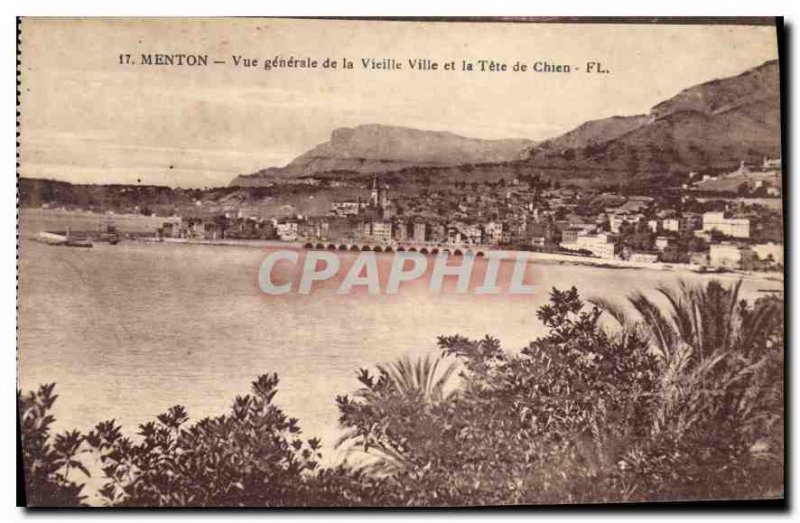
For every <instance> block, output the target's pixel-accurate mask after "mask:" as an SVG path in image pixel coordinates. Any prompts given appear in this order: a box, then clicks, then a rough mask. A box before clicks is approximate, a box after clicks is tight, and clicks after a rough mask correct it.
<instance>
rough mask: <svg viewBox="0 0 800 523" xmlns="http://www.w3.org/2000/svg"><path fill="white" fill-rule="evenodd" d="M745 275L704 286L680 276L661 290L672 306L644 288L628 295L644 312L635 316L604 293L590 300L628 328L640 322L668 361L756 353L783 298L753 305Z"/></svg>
mask: <svg viewBox="0 0 800 523" xmlns="http://www.w3.org/2000/svg"><path fill="white" fill-rule="evenodd" d="M741 286H742V280H739V281H738V282H736V283H735V284H734V285H732V286H731V287H725V286H723V285H722V284H721V283H720V282H719V281H717V280H712V281H710V282H708V284H706V285H705V286H691V285H689V284H687V283H686V282H685V281H683V280H681V281H680V282H679V283H678V288H677V289H672V288H668V287H664V286H659V287H657V288H656V290H657V291H658V292H659V293H660V294H661V295H662V296H663V297H664V298H666V300H667V302H668V304H669V306H668V307H666V308H665V307H662V306H660V305H659V304H657V303H656V302H654V301H653V300H651V299H650V298H648V297H647V296H645V295H644V294H643V293H641V292H638V291H637V292H634V293H633V294H631V295H630V296H629V297H628V301H629V303H630V305H632V307H633V309H634V310H635V311H636V312H637V313H638V315H639V317H640V318H641V321H640V322H635V321H633V319H632V317H631V316H629V315H628V314H627V313H626V312H625V311H624V310H623V309H622V308H621V307H618V306H617V305H616V304H613V303H611V302H609V301H607V300H605V299H602V298H595V299H592V300H590V301H591V302H592V303H593V304H595V305H596V306H598V307H599V308H600V309H602V310H604V311H605V312H607V313H609V314H610V315H611V316H612V317H613V318H614V319H615V320H617V322H619V324H620V325H622V327H624V328H626V329H630V328H640V332H643V333H644V334H645V335H646V336H647V337H648V338H649V339H650V341H651V343H652V346H653V350H654V352H655V354H656V355H657V356H658V357H659V358H660V359H662V360H663V361H664V362H667V361H670V360H673V359H675V358H678V357H681V354H683V353H685V352H686V351H687V350H688V351H690V352H691V354H692V359H693V360H694V362H695V364H700V363H701V362H703V361H706V360H708V359H709V358H713V357H715V356H717V355H719V353H721V352H723V353H727V352H735V353H738V354H742V355H744V356H747V357H750V356H753V354H752V353H753V351H754V350H757V349H758V347H760V346H762V344H761V342H763V341H764V339H763V338H764V336H765V335H766V334H767V333H769V332H770V330H771V327H774V323H775V321H777V320H778V319H779V318H780V316H781V315H780V311H779V309H780V303H779V301H778V300H774V299H773V300H765V301H760V302H759V303H757V304H756V306H755V307H753V308H752V309H751V308H749V307H748V304H747V302H746V301H744V300H740V290H741Z"/></svg>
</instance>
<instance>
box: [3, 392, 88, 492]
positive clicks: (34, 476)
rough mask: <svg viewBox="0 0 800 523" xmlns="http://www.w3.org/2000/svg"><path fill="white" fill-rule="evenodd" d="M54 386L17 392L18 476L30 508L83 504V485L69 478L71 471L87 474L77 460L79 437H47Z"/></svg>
mask: <svg viewBox="0 0 800 523" xmlns="http://www.w3.org/2000/svg"><path fill="white" fill-rule="evenodd" d="M54 389H55V383H51V384H49V385H42V386H41V387H39V390H37V391H33V392H29V393H27V394H24V395H23V394H22V393H21V392H18V393H17V405H18V408H19V418H20V419H19V423H20V435H21V440H22V441H21V443H22V473H23V475H24V478H25V495H26V498H27V503H28V506H30V507H76V506H80V505H82V504H83V500H84V499H85V496H83V495H82V494H81V491H82V490H83V485H78V484H77V483H75V482H74V481H73V480H72V479H70V472H71V471H75V470H78V471H82V472H83V473H85V474H87V475H88V474H89V472H88V471H87V470H86V468H85V467H84V466H83V464H82V463H81V462H80V461H79V460H78V459H77V457H78V454H79V448H80V446H81V443H82V440H83V438H82V437H81V435H80V433H78V432H77V431H72V432H66V433H64V434H59V435H57V436H56V437H55V438H51V437H50V425H52V423H53V422H54V421H55V418H54V417H53V416H52V415H51V414H50V410H51V409H52V408H53V404H54V403H55V401H56V399H57V398H58V396H57V395H55V394H53V390H54Z"/></svg>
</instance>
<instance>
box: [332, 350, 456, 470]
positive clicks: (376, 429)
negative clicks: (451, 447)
mask: <svg viewBox="0 0 800 523" xmlns="http://www.w3.org/2000/svg"><path fill="white" fill-rule="evenodd" d="M447 360H448V358H447V357H446V356H439V357H438V358H436V359H432V358H431V357H430V356H425V357H423V358H419V359H417V360H416V361H412V359H411V358H410V357H408V356H405V357H402V358H398V359H397V360H396V361H394V362H391V363H388V364H381V365H378V366H377V369H378V376H377V380H376V379H374V377H372V376H370V374H369V373H368V371H366V370H363V369H362V370H361V371H360V376H359V381H361V383H362V384H364V387H362V388H361V389H359V390H358V391H357V392H356V393H355V397H356V398H357V399H358V400H360V401H359V402H358V406H359V408H361V409H364V411H365V412H369V414H370V418H371V419H372V422H371V423H369V424H368V426H365V425H364V424H361V425H358V426H351V427H350V429H349V430H348V431H347V432H346V433H345V434H344V435H343V436H342V437H341V438H339V441H338V442H337V444H336V446H337V447H339V446H341V445H343V444H344V443H346V442H349V444H350V447H349V449H348V451H349V452H358V453H362V452H363V453H366V454H368V455H369V459H367V460H366V462H365V463H364V465H365V466H364V468H365V469H367V470H369V471H370V472H372V473H378V474H393V473H396V472H399V471H402V470H407V469H408V468H409V465H410V464H409V461H408V456H407V454H406V453H405V452H404V449H406V448H415V447H418V446H420V445H425V444H426V443H425V442H428V441H433V440H435V439H436V438H433V437H432V436H433V435H432V434H431V433H430V432H431V431H432V430H433V431H435V430H439V427H435V426H432V425H430V424H425V423H421V422H420V420H422V419H423V418H424V416H425V415H426V414H428V413H430V412H431V410H432V409H434V408H436V407H437V406H439V405H441V404H442V403H444V402H445V401H447V400H448V399H450V398H451V396H452V395H453V394H455V393H456V391H457V387H456V384H455V383H454V379H453V377H454V375H455V373H456V371H457V370H458V365H457V363H456V362H455V361H447ZM399 419H406V420H408V422H407V423H398V422H397V420H399ZM401 432H402V436H399V435H398V434H399V433H401ZM401 442H402V443H401ZM361 457H362V458H363V455H362V456H361Z"/></svg>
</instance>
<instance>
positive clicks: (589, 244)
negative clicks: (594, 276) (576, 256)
mask: <svg viewBox="0 0 800 523" xmlns="http://www.w3.org/2000/svg"><path fill="white" fill-rule="evenodd" d="M560 245H561V247H562V248H564V249H567V250H569V251H589V252H591V253H592V255H594V256H597V257H598V258H603V259H606V260H613V259H614V253H615V244H614V238H613V236H611V235H609V234H604V233H601V234H587V233H583V234H579V235H578V237H577V238H576V239H575V241H574V242H568V241H567V242H561V244H560Z"/></svg>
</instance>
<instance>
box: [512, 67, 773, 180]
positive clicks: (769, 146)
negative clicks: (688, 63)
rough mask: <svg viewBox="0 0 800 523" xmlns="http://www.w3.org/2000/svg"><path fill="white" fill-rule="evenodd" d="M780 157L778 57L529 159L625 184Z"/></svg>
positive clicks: (547, 145) (545, 147)
mask: <svg viewBox="0 0 800 523" xmlns="http://www.w3.org/2000/svg"><path fill="white" fill-rule="evenodd" d="M780 155H781V149H780V75H779V68H778V62H777V61H770V62H766V63H765V64H763V65H761V66H758V67H755V68H753V69H751V70H748V71H746V72H744V73H742V74H740V75H737V76H733V77H730V78H725V79H721V80H714V81H711V82H707V83H704V84H701V85H698V86H695V87H691V88H689V89H685V90H684V91H682V92H680V93H678V94H677V95H676V96H674V97H672V98H670V99H668V100H665V101H664V102H661V103H659V104H657V105H656V106H654V107H653V108H652V110H651V111H650V113H649V114H647V115H640V116H633V117H613V118H608V119H604V120H597V121H593V122H587V123H585V124H583V125H581V126H579V127H577V128H576V129H574V130H572V131H570V132H568V133H566V134H564V135H562V136H559V137H556V138H554V139H551V140H548V141H546V142H543V143H542V144H540V145H538V146H535V147H533V148H531V149H530V150H529V152H528V158H527V160H526V163H527V164H528V165H529V166H530V167H531V168H536V169H543V170H549V171H551V172H560V173H561V175H563V176H568V177H576V178H602V179H604V181H616V182H620V181H624V180H626V179H631V178H642V177H648V176H653V175H657V174H668V173H675V172H687V171H705V170H720V169H730V168H734V167H736V166H737V165H738V164H739V162H740V161H741V160H746V161H759V160H761V159H762V158H763V157H764V156H769V157H778V156H780Z"/></svg>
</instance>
